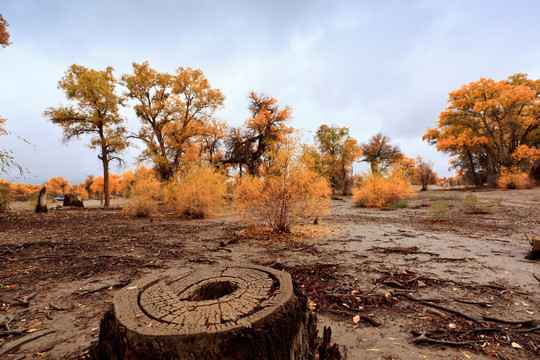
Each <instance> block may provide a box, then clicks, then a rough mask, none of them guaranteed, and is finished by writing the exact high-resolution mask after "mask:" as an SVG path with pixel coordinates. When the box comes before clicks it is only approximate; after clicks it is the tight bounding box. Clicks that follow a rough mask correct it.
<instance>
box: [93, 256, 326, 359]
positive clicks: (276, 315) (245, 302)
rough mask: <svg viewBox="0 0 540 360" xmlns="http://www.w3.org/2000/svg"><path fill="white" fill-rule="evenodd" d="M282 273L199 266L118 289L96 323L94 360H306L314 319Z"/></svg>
mask: <svg viewBox="0 0 540 360" xmlns="http://www.w3.org/2000/svg"><path fill="white" fill-rule="evenodd" d="M306 302H307V299H306V298H304V297H297V296H296V295H295V292H294V290H293V286H292V281H291V277H290V275H289V274H288V273H286V272H283V271H277V270H274V269H270V268H265V267H260V266H251V265H250V266H247V265H246V266H227V265H221V266H199V267H197V268H195V269H194V270H193V269H185V268H184V269H175V270H172V271H169V273H168V274H167V275H165V274H158V275H154V276H151V277H147V278H143V279H141V280H139V281H137V282H135V283H133V284H131V285H129V286H127V287H126V288H124V289H122V290H120V291H119V292H118V293H117V294H116V296H115V298H114V302H113V304H112V307H111V309H110V310H109V311H108V312H106V313H105V315H104V317H103V319H102V321H101V329H100V335H99V342H98V344H97V345H96V346H95V347H94V348H93V349H92V351H91V352H92V355H93V358H94V359H118V360H120V359H130V360H138V359H141V360H142V359H150V358H152V359H171V360H172V359H186V360H187V359H205V360H217V359H222V360H231V359H243V360H247V359H253V360H255V359H269V360H308V359H309V360H311V359H313V358H314V355H313V354H314V348H315V343H316V333H317V330H316V318H315V315H313V314H311V312H310V311H309V310H308V309H307V304H306Z"/></svg>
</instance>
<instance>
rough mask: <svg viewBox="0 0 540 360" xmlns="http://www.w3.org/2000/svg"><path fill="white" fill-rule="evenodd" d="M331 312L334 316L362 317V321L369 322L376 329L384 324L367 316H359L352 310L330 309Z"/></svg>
mask: <svg viewBox="0 0 540 360" xmlns="http://www.w3.org/2000/svg"><path fill="white" fill-rule="evenodd" d="M328 311H329V312H331V313H332V314H336V315H348V316H357V315H358V316H360V319H362V320H363V321H364V322H367V323H369V324H371V325H373V326H375V327H379V326H381V325H382V324H381V323H380V322H378V321H377V320H375V319H374V318H372V317H370V316H367V315H363V314H358V313H356V312H353V311H350V310H337V309H328Z"/></svg>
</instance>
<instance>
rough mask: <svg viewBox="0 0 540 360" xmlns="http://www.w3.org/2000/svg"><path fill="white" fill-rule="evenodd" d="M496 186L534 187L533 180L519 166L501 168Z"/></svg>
mask: <svg viewBox="0 0 540 360" xmlns="http://www.w3.org/2000/svg"><path fill="white" fill-rule="evenodd" d="M497 186H499V187H500V188H503V189H530V188H533V187H534V181H533V180H532V179H531V178H529V176H528V175H527V174H526V173H524V172H522V171H521V170H520V169H519V168H517V167H513V168H510V169H509V168H506V167H503V168H501V171H500V174H499V179H498V180H497Z"/></svg>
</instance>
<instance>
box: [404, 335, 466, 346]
mask: <svg viewBox="0 0 540 360" xmlns="http://www.w3.org/2000/svg"><path fill="white" fill-rule="evenodd" d="M419 342H427V343H430V344H439V345H450V346H463V345H470V346H476V343H475V342H472V341H448V340H437V339H431V338H428V337H427V336H426V334H425V333H422V334H420V336H418V337H417V338H415V339H413V343H419Z"/></svg>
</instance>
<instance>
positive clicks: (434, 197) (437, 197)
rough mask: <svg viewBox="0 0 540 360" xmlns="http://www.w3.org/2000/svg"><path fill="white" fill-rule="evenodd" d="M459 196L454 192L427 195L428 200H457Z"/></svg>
mask: <svg viewBox="0 0 540 360" xmlns="http://www.w3.org/2000/svg"><path fill="white" fill-rule="evenodd" d="M457 199H459V196H457V195H455V194H444V195H432V196H430V197H429V200H430V201H439V200H457Z"/></svg>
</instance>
